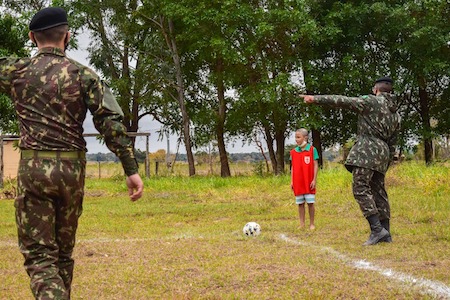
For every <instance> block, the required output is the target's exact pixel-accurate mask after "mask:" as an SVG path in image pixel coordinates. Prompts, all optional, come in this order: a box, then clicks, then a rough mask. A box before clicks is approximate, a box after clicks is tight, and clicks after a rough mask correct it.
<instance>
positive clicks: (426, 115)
mask: <svg viewBox="0 0 450 300" xmlns="http://www.w3.org/2000/svg"><path fill="white" fill-rule="evenodd" d="M419 82H420V83H419V103H420V116H421V118H422V125H423V129H424V133H423V136H422V138H423V144H424V148H425V163H426V164H427V165H430V164H431V163H432V162H433V139H432V137H431V125H430V103H429V99H428V93H427V90H426V83H425V80H423V79H422V80H420V81H419Z"/></svg>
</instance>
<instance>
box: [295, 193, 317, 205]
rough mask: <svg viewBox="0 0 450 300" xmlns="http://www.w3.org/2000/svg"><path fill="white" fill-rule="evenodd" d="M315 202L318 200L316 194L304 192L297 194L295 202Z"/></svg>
mask: <svg viewBox="0 0 450 300" xmlns="http://www.w3.org/2000/svg"><path fill="white" fill-rule="evenodd" d="M305 201H306V203H314V202H316V195H314V194H304V195H299V196H295V203H296V204H303V203H305Z"/></svg>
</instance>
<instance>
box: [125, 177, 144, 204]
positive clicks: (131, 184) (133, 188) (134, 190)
mask: <svg viewBox="0 0 450 300" xmlns="http://www.w3.org/2000/svg"><path fill="white" fill-rule="evenodd" d="M126 183H127V187H128V195H130V199H131V201H136V200H137V199H139V198H141V197H142V192H143V191H144V183H143V182H142V179H141V176H139V174H137V173H136V174H133V175H131V176H128V177H127V180H126Z"/></svg>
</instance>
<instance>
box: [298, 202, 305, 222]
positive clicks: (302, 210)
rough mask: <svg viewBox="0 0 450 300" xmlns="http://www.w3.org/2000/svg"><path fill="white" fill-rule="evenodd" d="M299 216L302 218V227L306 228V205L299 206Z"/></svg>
mask: <svg viewBox="0 0 450 300" xmlns="http://www.w3.org/2000/svg"><path fill="white" fill-rule="evenodd" d="M298 216H299V218H300V227H302V228H303V227H305V203H302V204H299V205H298Z"/></svg>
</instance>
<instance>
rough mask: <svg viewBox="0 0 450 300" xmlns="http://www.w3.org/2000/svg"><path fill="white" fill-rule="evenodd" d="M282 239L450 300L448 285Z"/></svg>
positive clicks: (286, 238)
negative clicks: (326, 253)
mask: <svg viewBox="0 0 450 300" xmlns="http://www.w3.org/2000/svg"><path fill="white" fill-rule="evenodd" d="M280 238H281V239H282V240H283V241H285V242H288V243H291V244H296V245H301V246H306V247H312V248H316V249H319V250H321V251H323V252H328V253H330V254H333V255H334V256H335V257H336V258H338V259H339V260H341V261H343V262H344V263H345V264H347V265H350V266H352V267H355V268H357V269H362V270H370V271H375V272H378V273H379V274H381V275H383V276H386V277H388V278H390V279H395V280H397V281H401V282H403V283H406V284H408V285H410V286H413V287H419V288H421V289H422V290H421V292H422V293H426V294H430V295H432V296H434V297H438V298H440V299H450V287H448V286H447V285H445V284H444V283H442V282H439V281H433V280H429V279H424V278H415V277H413V276H411V275H408V274H405V273H402V272H397V271H394V270H392V269H385V268H381V267H378V266H376V265H374V264H373V263H371V262H368V261H366V260H353V259H351V258H349V257H347V256H346V255H344V254H342V253H339V252H338V251H336V250H334V249H333V248H330V247H321V246H316V245H313V244H309V243H306V242H302V241H297V240H294V239H291V238H289V237H287V236H286V235H285V234H281V235H280Z"/></svg>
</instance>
